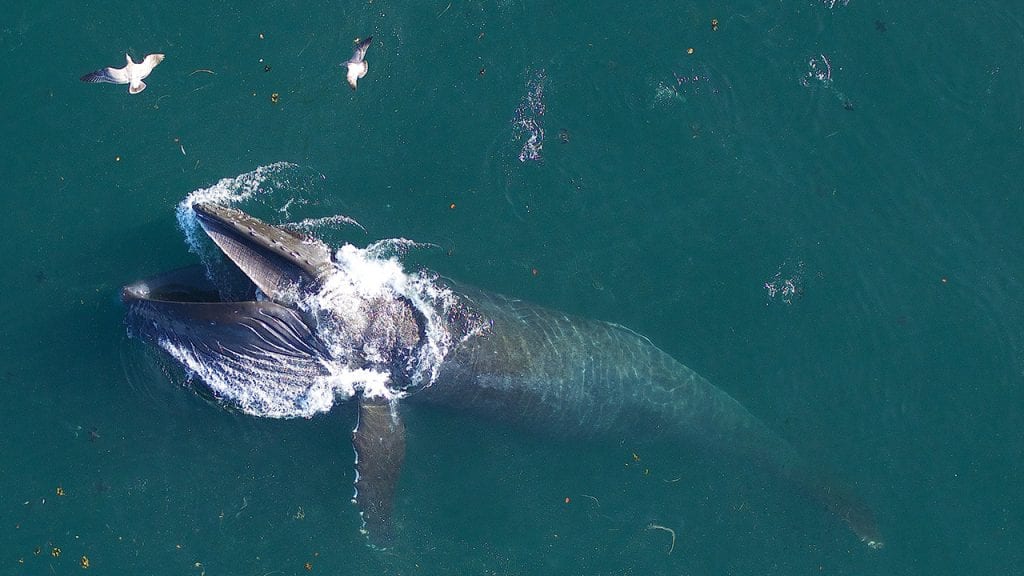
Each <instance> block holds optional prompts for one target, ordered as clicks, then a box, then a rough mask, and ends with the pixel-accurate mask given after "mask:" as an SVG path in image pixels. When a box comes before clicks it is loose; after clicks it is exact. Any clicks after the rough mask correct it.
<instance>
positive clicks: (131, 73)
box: [82, 54, 366, 94]
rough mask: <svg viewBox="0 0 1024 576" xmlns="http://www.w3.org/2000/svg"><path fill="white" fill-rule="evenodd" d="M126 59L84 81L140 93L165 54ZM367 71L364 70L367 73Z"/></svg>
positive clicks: (86, 76)
mask: <svg viewBox="0 0 1024 576" xmlns="http://www.w3.org/2000/svg"><path fill="white" fill-rule="evenodd" d="M124 59H125V60H126V61H127V63H126V64H125V66H124V68H113V67H107V68H101V69H99V70H97V71H95V72H89V73H88V74H86V75H85V76H82V82H92V83H95V82H110V83H112V84H128V93H129V94H138V93H139V92H142V91H143V90H145V89H146V83H145V82H143V81H142V79H143V78H145V77H146V76H149V73H150V72H152V71H153V68H156V65H157V64H159V63H160V62H162V61H163V59H164V55H163V54H150V55H149V56H146V57H145V58H143V59H142V62H140V63H136V62H134V61H132V57H131V56H129V55H128V54H125V55H124ZM365 73H366V72H363V74H365Z"/></svg>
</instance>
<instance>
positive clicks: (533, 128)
mask: <svg viewBox="0 0 1024 576" xmlns="http://www.w3.org/2000/svg"><path fill="white" fill-rule="evenodd" d="M546 80H547V75H546V74H545V72H544V70H543V69H541V70H540V71H538V72H537V73H535V74H533V75H532V76H531V77H530V80H529V81H527V83H526V96H524V97H523V100H522V102H520V103H519V107H518V108H516V112H515V114H514V115H513V117H512V127H513V129H514V130H515V132H516V138H517V139H519V138H523V137H525V138H526V142H524V143H523V147H522V149H520V150H519V161H520V162H526V161H527V160H530V161H534V162H536V161H539V160H541V155H540V152H541V149H543V148H544V111H545V108H544V83H545V81H546Z"/></svg>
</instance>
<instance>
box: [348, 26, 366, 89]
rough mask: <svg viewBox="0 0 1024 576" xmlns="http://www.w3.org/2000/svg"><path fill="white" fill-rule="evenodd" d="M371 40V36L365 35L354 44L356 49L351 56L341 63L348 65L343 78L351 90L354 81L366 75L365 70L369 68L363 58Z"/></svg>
mask: <svg viewBox="0 0 1024 576" xmlns="http://www.w3.org/2000/svg"><path fill="white" fill-rule="evenodd" d="M372 41H373V36H367V37H366V40H363V41H362V42H360V43H358V44H356V50H355V52H353V53H352V57H351V58H349V59H348V61H347V62H345V63H343V64H342V66H348V73H347V74H346V75H345V78H346V79H347V80H348V85H349V86H351V87H352V89H353V90H355V89H356V82H358V81H359V79H360V78H362V77H363V76H366V71H367V70H369V69H370V65H369V64H367V63H366V60H363V58H365V57H366V49H367V48H369V47H370V42H372Z"/></svg>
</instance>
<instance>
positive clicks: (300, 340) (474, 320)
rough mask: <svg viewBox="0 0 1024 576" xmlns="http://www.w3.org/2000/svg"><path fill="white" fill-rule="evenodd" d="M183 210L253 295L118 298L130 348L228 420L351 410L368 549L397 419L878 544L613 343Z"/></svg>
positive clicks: (788, 466)
mask: <svg viewBox="0 0 1024 576" xmlns="http://www.w3.org/2000/svg"><path fill="white" fill-rule="evenodd" d="M192 209H193V210H194V213H195V216H196V218H197V220H198V222H199V224H200V225H201V226H202V228H203V230H204V231H205V232H206V233H207V235H208V236H209V237H210V238H211V239H212V240H213V242H214V243H215V244H216V245H217V246H218V247H219V248H220V249H221V250H222V251H223V253H224V254H225V255H226V256H227V257H228V259H229V260H230V261H231V262H233V263H234V264H235V265H237V267H238V268H239V269H240V270H241V271H242V272H243V273H244V275H245V276H246V277H247V278H248V281H250V282H251V286H250V290H249V293H250V296H251V297H250V298H247V299H245V300H243V301H222V300H221V298H220V297H219V294H218V291H217V290H216V289H215V288H213V286H212V285H211V283H210V281H209V280H208V279H207V278H206V275H205V274H204V270H203V269H202V268H201V267H193V268H191V269H185V270H180V271H174V272H170V273H166V274H162V275H159V276H155V277H153V278H149V279H147V280H142V281H139V282H136V283H133V284H130V285H128V286H125V287H124V289H123V290H122V299H123V300H124V302H125V303H126V305H127V308H128V312H127V319H126V321H127V324H128V327H129V332H130V333H131V334H132V335H134V336H138V337H141V338H143V339H146V340H148V341H150V342H153V343H155V344H156V345H158V346H159V347H161V348H163V349H164V350H165V351H166V352H167V353H169V354H170V355H171V356H172V357H173V358H174V359H175V360H176V361H178V362H180V363H181V364H182V365H183V366H184V367H185V368H186V369H187V370H188V371H190V372H191V373H192V374H194V375H195V376H197V377H198V379H199V380H200V381H201V382H202V383H203V384H205V385H206V387H208V388H209V389H210V391H211V392H212V394H213V395H214V396H215V397H216V398H218V399H219V400H221V401H222V402H224V403H227V404H230V405H232V406H234V407H237V408H238V409H240V410H242V411H243V412H246V413H249V414H253V415H257V416H267V417H296V416H312V415H314V414H316V413H319V412H325V411H327V410H330V408H331V406H332V405H333V403H334V402H335V400H337V399H348V398H351V399H354V400H355V401H357V402H358V405H359V421H358V424H357V425H356V428H355V430H354V431H353V446H354V448H355V451H356V481H355V487H356V495H355V498H354V501H355V502H356V504H357V505H358V506H359V509H360V513H361V516H362V519H363V530H364V532H365V533H367V534H368V536H369V538H370V541H371V543H373V544H375V545H386V544H387V543H388V542H389V541H390V540H391V538H392V537H393V527H392V524H391V513H392V507H393V501H394V494H395V490H396V486H397V480H398V476H399V473H400V471H401V466H402V462H403V460H404V456H405V425H404V423H403V421H402V418H401V412H400V407H401V405H402V404H404V403H406V402H421V403H424V404H435V405H442V406H448V407H451V408H452V409H456V410H460V411H466V412H469V413H473V414H480V415H485V416H488V417H493V418H496V419H501V420H506V421H508V420H512V421H516V420H518V421H520V422H522V423H529V424H531V425H537V426H535V427H539V428H540V429H543V430H549V431H552V432H556V433H563V432H568V433H571V434H574V435H577V436H592V437H597V436H602V435H604V434H608V433H614V432H619V431H628V432H629V433H630V434H632V435H634V436H637V437H642V438H647V439H660V440H663V441H668V442H687V443H697V444H700V445H703V446H705V447H707V448H708V449H711V450H718V451H722V452H727V453H730V454H735V455H738V456H741V457H744V458H747V459H750V460H752V461H754V462H756V463H758V464H759V465H761V466H763V467H764V468H766V469H768V470H770V471H771V472H773V473H774V474H775V475H776V476H778V477H780V478H782V479H783V480H785V481H787V482H790V483H792V484H793V485H794V486H796V487H797V488H798V489H800V490H801V491H802V492H804V493H806V494H807V495H809V496H810V497H812V498H813V499H815V500H817V501H818V502H820V504H821V505H823V506H824V507H825V508H826V509H827V510H829V511H830V512H832V513H833V514H834V515H836V516H837V517H839V518H841V519H842V520H843V521H845V522H846V523H847V524H848V525H849V527H850V528H851V529H852V530H853V532H854V533H855V534H856V535H857V536H858V537H859V538H860V539H861V540H862V541H863V542H865V543H866V544H867V545H869V546H871V547H873V548H877V547H880V546H881V545H882V540H881V537H880V535H879V532H878V529H877V527H876V525H875V521H874V517H873V514H872V512H871V510H870V509H869V508H868V507H867V506H866V505H865V504H864V503H863V502H862V501H861V500H860V499H859V498H858V497H857V496H856V495H855V494H853V493H852V492H851V491H850V490H849V489H847V488H846V487H844V486H843V485H842V484H840V483H836V482H832V481H830V480H829V479H828V478H827V477H826V475H824V474H822V473H820V472H819V471H816V469H815V468H814V467H812V466H810V465H809V464H807V463H806V462H805V461H804V460H803V458H801V456H800V455H799V454H797V452H796V451H795V450H794V449H793V448H792V446H790V445H789V444H788V443H787V442H786V441H785V440H783V439H781V438H780V437H778V436H777V435H776V434H774V433H773V432H772V431H771V430H770V429H768V427H767V426H766V425H765V424H763V423H762V422H761V421H760V420H758V419H757V418H755V417H754V416H753V415H751V414H750V413H749V412H748V411H747V410H746V409H745V408H744V407H743V406H741V405H740V404H739V403H738V402H737V401H736V400H734V399H733V398H732V397H731V396H729V395H728V394H726V393H725V392H723V391H722V390H719V389H718V388H716V387H715V386H713V385H712V384H711V383H709V382H708V381H707V380H705V379H704V378H702V377H701V376H700V375H698V374H697V373H695V372H694V371H693V370H690V369H689V368H687V367H686V366H684V365H682V364H681V363H679V362H677V361H676V360H674V359H673V358H672V357H670V356H669V355H668V354H666V353H664V352H662V351H661V350H660V349H658V348H657V347H656V346H654V345H653V344H652V343H651V342H650V341H648V340H647V339H646V338H644V337H643V336H640V335H638V334H636V333H635V332H632V331H631V330H629V329H626V328H623V327H621V326H618V325H615V324H610V323H607V322H600V321H596V320H587V319H582V318H574V317H571V316H567V315H565V314H562V313H559V312H555V311H552V310H548V309H546V308H543V307H540V306H535V305H532V304H528V303H526V302H522V301H519V300H516V299H513V298H508V297H505V296H500V295H496V294H491V293H488V292H485V291H482V290H478V289H475V288H470V287H466V286H462V285H460V284H458V283H455V282H452V281H449V280H445V279H442V278H439V277H437V276H436V275H433V274H432V273H430V272H428V271H423V272H420V273H417V274H408V273H405V272H404V271H402V269H401V266H400V265H399V264H398V263H397V261H395V260H386V259H381V258H376V257H374V256H373V255H372V254H370V253H368V252H367V251H366V250H363V249H358V248H355V247H354V246H351V245H346V246H344V247H342V248H341V249H340V250H338V251H337V252H335V253H332V252H331V250H330V249H329V248H328V247H327V246H326V245H325V244H324V243H322V242H320V241H319V240H316V239H313V238H308V237H304V236H300V235H297V234H295V233H293V232H291V231H289V230H286V229H284V228H280V227H276V226H272V225H269V224H267V223H265V222H262V221H260V220H258V219H256V218H254V217H252V216H249V215H248V214H246V213H244V212H241V211H239V210H236V209H233V208H227V207H223V206H220V205H217V204H209V203H199V204H195V205H194V206H193V207H192Z"/></svg>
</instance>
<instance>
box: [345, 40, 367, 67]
mask: <svg viewBox="0 0 1024 576" xmlns="http://www.w3.org/2000/svg"><path fill="white" fill-rule="evenodd" d="M370 42H373V36H367V37H366V39H365V40H363V41H362V42H360V43H359V44H356V49H355V51H353V52H352V58H350V59H349V61H348V62H346V64H358V63H360V62H362V61H363V59H364V58H366V49H367V48H369V47H370Z"/></svg>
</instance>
